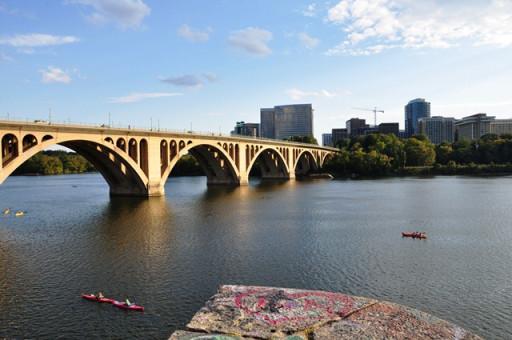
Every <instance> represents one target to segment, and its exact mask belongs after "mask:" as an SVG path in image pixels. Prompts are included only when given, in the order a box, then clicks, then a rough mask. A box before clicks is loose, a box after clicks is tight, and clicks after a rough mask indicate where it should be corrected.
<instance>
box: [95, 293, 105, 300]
mask: <svg viewBox="0 0 512 340" xmlns="http://www.w3.org/2000/svg"><path fill="white" fill-rule="evenodd" d="M97 296H98V299H103V298H104V297H105V296H104V295H103V293H102V292H99V293H98V295H97Z"/></svg>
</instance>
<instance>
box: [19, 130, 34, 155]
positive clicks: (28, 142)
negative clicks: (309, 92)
mask: <svg viewBox="0 0 512 340" xmlns="http://www.w3.org/2000/svg"><path fill="white" fill-rule="evenodd" d="M21 144H22V145H23V152H25V151H27V150H28V149H30V148H31V147H33V146H34V145H36V144H37V138H36V136H34V135H33V134H30V133H29V134H26V135H25V136H23V141H22V142H21Z"/></svg>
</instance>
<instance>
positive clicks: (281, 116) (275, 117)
mask: <svg viewBox="0 0 512 340" xmlns="http://www.w3.org/2000/svg"><path fill="white" fill-rule="evenodd" d="M260 114H261V136H262V137H266V138H275V139H286V138H289V137H292V136H307V137H313V107H312V105H311V104H297V105H281V106H275V107H274V108H273V109H261V110H260Z"/></svg>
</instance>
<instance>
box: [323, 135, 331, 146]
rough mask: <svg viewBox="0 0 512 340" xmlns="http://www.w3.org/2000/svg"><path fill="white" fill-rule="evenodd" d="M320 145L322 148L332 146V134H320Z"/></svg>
mask: <svg viewBox="0 0 512 340" xmlns="http://www.w3.org/2000/svg"><path fill="white" fill-rule="evenodd" d="M322 145H323V146H333V144H332V134H330V133H323V134H322Z"/></svg>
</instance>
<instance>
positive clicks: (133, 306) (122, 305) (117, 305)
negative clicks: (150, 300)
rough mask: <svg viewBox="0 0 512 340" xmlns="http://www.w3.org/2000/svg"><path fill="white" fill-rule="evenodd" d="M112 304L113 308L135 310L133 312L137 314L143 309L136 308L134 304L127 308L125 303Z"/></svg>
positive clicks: (115, 302)
mask: <svg viewBox="0 0 512 340" xmlns="http://www.w3.org/2000/svg"><path fill="white" fill-rule="evenodd" d="M112 304H113V305H114V306H115V307H117V308H121V309H127V310H135V311H139V312H143V311H144V307H142V306H138V305H136V304H131V305H129V306H128V305H127V304H126V302H121V301H114V302H113V303H112Z"/></svg>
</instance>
